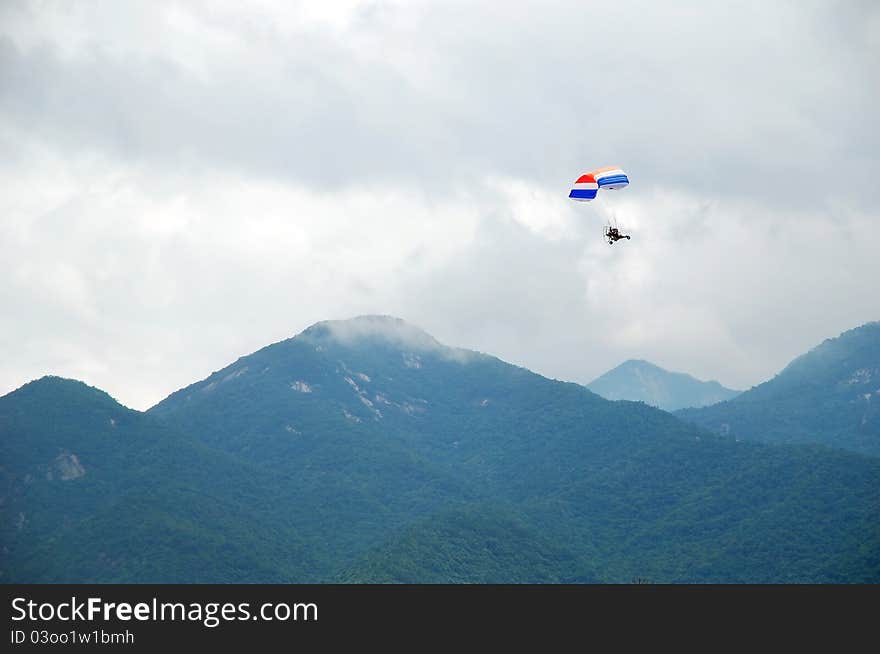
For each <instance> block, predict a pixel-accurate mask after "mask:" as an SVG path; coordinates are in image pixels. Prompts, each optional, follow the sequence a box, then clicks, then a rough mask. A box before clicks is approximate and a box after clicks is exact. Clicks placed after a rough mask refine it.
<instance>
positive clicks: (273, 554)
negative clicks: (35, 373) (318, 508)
mask: <svg viewBox="0 0 880 654" xmlns="http://www.w3.org/2000/svg"><path fill="white" fill-rule="evenodd" d="M0 455H2V459H0V460H2V476H3V479H2V483H3V495H2V502H0V524H2V528H0V529H2V531H0V533H2V542H3V557H2V563H0V579H2V581H3V582H6V583H8V582H40V583H42V582H49V583H53V582H71V583H76V582H85V581H118V582H170V581H187V582H207V581H218V582H220V581H238V582H247V581H263V582H267V581H279V580H285V579H286V580H293V579H300V578H302V577H303V576H304V575H307V574H309V571H310V570H311V569H312V568H313V567H314V562H313V561H312V555H311V554H310V552H311V551H313V548H311V547H310V548H307V549H308V551H307V549H303V546H302V543H301V539H300V537H299V536H298V534H297V533H296V530H295V529H294V525H293V524H292V523H291V521H290V520H289V519H287V517H286V515H285V513H286V512H285V511H283V510H279V509H278V503H279V502H281V503H284V502H287V501H289V498H287V497H286V496H284V493H283V492H282V489H281V487H280V486H279V485H277V484H274V483H272V481H273V480H272V478H271V475H269V474H268V473H266V472H265V471H261V470H258V469H256V468H254V467H252V466H249V465H248V464H246V463H244V462H242V461H237V460H235V459H233V458H232V457H229V456H227V455H225V454H223V453H222V452H218V451H215V450H211V449H209V448H206V447H204V446H203V445H201V444H199V443H197V442H195V441H192V440H190V439H188V438H186V437H185V436H183V435H182V434H181V433H179V432H178V431H176V430H174V429H173V428H172V427H169V426H168V425H166V424H163V423H161V422H160V421H158V420H156V419H154V418H152V417H150V416H147V415H144V414H143V413H139V412H137V411H132V410H130V409H127V408H125V407H123V406H121V405H120V404H118V403H117V402H116V401H115V400H113V399H112V398H111V397H110V396H109V395H107V394H106V393H104V392H102V391H99V390H98V389H95V388H92V387H89V386H86V385H85V384H83V383H81V382H76V381H72V380H67V379H61V378H57V377H45V378H43V379H40V380H38V381H35V382H31V383H30V384H27V385H25V386H23V387H22V388H20V389H18V390H17V391H14V392H13V393H10V394H9V395H6V396H4V397H2V398H0Z"/></svg>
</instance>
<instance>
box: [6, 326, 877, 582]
mask: <svg viewBox="0 0 880 654" xmlns="http://www.w3.org/2000/svg"><path fill="white" fill-rule="evenodd" d="M0 443H2V448H3V451H2V455H3V459H2V460H3V462H4V463H3V474H4V481H5V482H6V483H5V484H4V486H5V488H7V489H8V490H7V492H5V494H4V496H3V499H2V502H0V510H2V514H0V519H2V521H3V529H4V539H3V540H4V547H6V548H7V550H8V551H7V552H6V553H5V554H7V557H6V559H5V560H4V564H3V565H4V567H3V574H4V580H6V579H11V580H17V581H28V580H31V581H37V580H39V581H48V582H55V581H81V582H94V581H99V582H106V581H184V582H186V581H204V580H210V581H241V580H244V581H265V580H271V581H285V582H290V581H294V582H315V581H317V582H325V581H336V582H339V581H342V582H364V581H382V582H386V581H387V582H405V583H408V582H414V581H424V582H427V581H431V582H463V583H484V582H525V581H534V582H589V583H593V582H628V581H630V580H631V579H633V578H636V577H639V578H647V579H650V580H652V581H658V582H767V583H770V582H877V581H880V529H878V525H880V508H878V507H880V483H878V482H880V461H878V460H876V459H873V458H870V457H865V456H860V455H857V454H852V453H847V452H841V451H834V450H828V449H827V448H821V447H803V446H797V447H795V446H771V445H766V444H761V443H750V442H737V441H736V440H734V439H730V438H724V437H721V436H718V435H713V434H711V433H709V432H707V431H704V430H702V429H701V428H699V427H696V426H693V425H690V424H688V423H685V422H683V421H681V420H679V419H677V418H676V417H674V416H672V415H671V414H668V413H666V412H663V411H661V410H658V409H655V408H652V407H650V406H647V405H645V404H643V403H634V402H609V401H607V400H604V399H602V398H600V397H599V396H597V395H595V394H594V393H592V392H590V391H589V390H587V389H586V388H584V387H583V386H579V385H577V384H570V383H564V382H559V381H554V380H550V379H546V378H544V377H542V376H540V375H536V374H534V373H532V372H530V371H528V370H526V369H523V368H519V367H517V366H513V365H510V364H508V363H505V362H503V361H501V360H499V359H497V358H495V357H492V356H489V355H486V354H481V353H477V352H472V351H467V350H461V349H455V348H450V347H447V346H445V345H443V344H441V343H439V342H437V341H436V340H435V339H433V338H432V337H431V336H429V335H428V334H426V333H425V332H423V331H421V330H419V329H417V328H415V327H413V326H411V325H408V324H407V323H404V322H403V321H401V320H398V319H394V318H388V317H382V316H366V317H361V318H357V319H352V320H347V321H329V322H323V323H318V324H316V325H314V326H312V327H310V328H309V329H307V330H305V331H304V332H302V333H301V334H299V335H297V336H295V337H293V338H289V339H286V340H284V341H281V342H278V343H275V344H272V345H269V346H267V347H265V348H263V349H261V350H259V351H257V352H254V353H253V354H250V355H247V356H244V357H241V358H240V359H238V360H237V361H235V362H234V363H232V364H231V365H229V366H226V367H225V368H223V369H221V370H218V371H217V372H215V373H213V374H212V375H210V376H209V377H208V378H206V379H204V380H202V381H199V382H196V383H195V384H192V385H190V386H188V387H186V388H183V389H181V390H179V391H177V392H175V393H173V394H172V395H170V396H169V397H168V398H166V399H165V400H163V401H162V402H160V403H159V404H158V405H156V406H155V407H153V408H152V409H150V410H149V411H148V412H146V413H139V412H134V411H130V410H128V409H125V408H124V407H121V406H119V405H118V404H116V403H115V402H114V401H113V400H112V398H109V396H106V394H103V393H101V392H100V391H97V390H95V389H90V388H88V387H85V386H84V385H82V384H78V383H76V382H71V381H67V380H52V379H44V380H41V381H39V382H35V383H34V384H30V385H27V386H25V387H23V388H22V389H19V390H18V391H15V392H13V393H11V394H9V395H7V396H5V397H3V398H0ZM49 472H51V475H50V474H47V473H49Z"/></svg>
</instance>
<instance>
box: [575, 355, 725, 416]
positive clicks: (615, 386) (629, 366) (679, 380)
mask: <svg viewBox="0 0 880 654" xmlns="http://www.w3.org/2000/svg"><path fill="white" fill-rule="evenodd" d="M586 386H587V388H589V389H590V390H591V391H593V392H595V393H598V394H599V395H601V396H602V397H604V398H605V399H607V400H631V401H636V402H645V403H647V404H650V405H652V406H656V407H658V408H661V409H663V410H665V411H674V410H676V409H681V408H685V407H692V406H706V405H709V404H715V403H716V402H721V401H724V400H727V399H731V398H733V397H735V396H736V395H738V394H739V393H740V392H741V391H737V390H733V389H729V388H725V387H724V386H722V385H721V384H720V383H719V382H717V381H715V380H710V381H702V380H699V379H696V378H695V377H693V376H691V375H688V374H687V373H683V372H672V371H669V370H666V369H664V368H661V367H660V366H658V365H656V364H654V363H651V362H650V361H646V360H644V359H628V360H626V361H624V362H623V363H621V364H620V365H618V366H616V367H615V368H612V369H611V370H609V371H608V372H606V373H603V374H602V375H600V376H599V377H597V378H596V379H594V380H593V381H591V382H590V383H589V384H587V385H586Z"/></svg>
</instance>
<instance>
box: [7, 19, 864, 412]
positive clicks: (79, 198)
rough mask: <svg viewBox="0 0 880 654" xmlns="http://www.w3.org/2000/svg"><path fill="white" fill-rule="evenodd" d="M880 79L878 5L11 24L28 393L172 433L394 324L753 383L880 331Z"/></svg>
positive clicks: (532, 359) (10, 176) (10, 212)
mask: <svg viewBox="0 0 880 654" xmlns="http://www.w3.org/2000/svg"><path fill="white" fill-rule="evenodd" d="M878 59H880V11H878V8H877V7H876V4H875V3H871V2H865V3H854V2H841V3H834V2H798V3H794V2H790V3H786V2H781V3H773V4H768V3H757V2H755V3H751V2H747V3H742V4H740V5H738V6H737V8H736V11H732V10H731V8H730V6H729V4H728V3H705V2H699V3H679V4H675V5H668V4H657V5H650V6H646V5H645V4H644V3H626V2H623V3H616V4H614V5H613V6H609V5H608V4H607V3H595V4H589V5H578V7H577V8H576V9H575V10H573V9H572V7H571V5H570V4H565V3H547V2H542V3H512V4H510V3H508V4H506V5H498V4H497V3H480V2H478V3H446V2H444V3H433V2H417V3H411V2H406V3H402V2H401V3H391V2H344V3H286V2H285V3H274V2H258V3H249V4H248V6H247V8H243V7H241V5H240V4H239V3H216V2H211V3H201V2H191V3H185V4H179V3H171V2H168V3H164V2H142V3H141V2H133V3H124V4H120V3H114V2H105V3H88V4H76V5H71V4H70V3H61V2H59V3H29V2H9V3H4V4H3V5H2V7H0V145H2V147H3V150H4V158H3V160H2V161H0V183H2V185H3V188H4V193H3V195H2V197H0V259H2V261H3V262H4V277H3V280H4V281H3V284H2V286H0V301H2V302H3V306H4V307H8V308H9V309H10V311H11V313H10V315H14V316H15V319H14V320H11V321H4V323H3V325H2V326H0V345H2V346H3V347H4V352H9V353H10V354H9V356H6V357H4V361H3V363H2V364H0V392H3V391H4V390H11V389H12V388H15V387H16V386H18V385H20V384H21V383H24V382H25V381H27V380H28V379H30V378H33V377H37V376H40V375H42V374H45V373H48V372H55V373H58V374H64V375H66V376H72V377H77V378H81V379H84V380H86V381H88V382H89V383H92V384H95V385H98V386H100V387H102V388H105V389H107V390H108V391H110V392H111V393H112V394H114V395H115V396H116V397H118V398H119V399H121V400H123V401H125V402H128V403H129V404H131V405H133V406H136V407H138V408H144V407H146V406H149V405H150V404H152V403H154V402H156V401H158V400H159V399H161V398H162V397H164V395H165V394H167V393H168V392H170V391H172V390H174V389H176V388H178V387H180V386H182V385H184V384H186V383H189V382H191V381H192V380H193V379H195V378H199V377H200V376H204V375H206V374H208V373H209V372H210V371H212V370H216V369H219V368H220V367H222V366H223V365H225V364H226V363H228V362H229V361H231V360H233V359H234V358H235V357H237V356H240V355H242V354H245V353H247V352H250V351H253V350H255V349H258V348H259V347H261V346H263V345H265V344H266V343H269V342H273V341H277V340H280V339H281V338H285V337H287V336H290V335H292V334H293V333H296V332H297V331H300V330H301V329H303V328H305V327H307V326H308V325H309V324H311V323H313V322H316V321H319V320H324V319H328V318H336V319H338V318H347V317H350V316H354V315H360V314H373V313H379V314H393V315H398V316H400V317H402V318H405V319H407V320H410V321H412V322H414V323H415V324H417V325H419V326H421V327H423V328H425V329H426V330H427V331H428V332H430V333H431V334H432V335H434V336H436V337H437V338H438V339H439V340H441V341H442V342H444V343H447V344H450V345H457V346H463V347H471V348H475V349H479V350H481V351H485V352H488V353H491V354H496V355H499V356H501V357H502V358H507V359H509V360H511V361H513V362H515V363H518V364H522V365H526V366H528V367H531V368H533V369H535V370H536V371H538V372H541V373H543V374H546V375H549V376H556V377H561V378H566V379H573V380H577V381H589V380H590V379H592V378H593V377H595V376H597V375H598V374H600V373H602V372H604V371H605V370H606V369H608V368H610V367H612V366H614V365H616V364H617V363H619V362H620V361H621V360H623V359H625V358H645V359H649V360H652V361H654V362H655V363H658V364H660V365H664V366H667V367H669V368H672V369H676V370H685V371H687V372H690V373H691V374H694V375H696V376H698V377H701V378H717V379H719V380H720V381H722V382H723V383H725V384H726V385H728V386H733V387H747V386H749V385H751V384H754V383H758V382H760V381H762V380H763V379H764V378H766V377H767V376H769V375H771V374H773V372H775V371H776V370H778V369H779V368H781V366H782V365H783V364H784V363H785V362H787V361H788V360H789V359H790V358H792V357H793V356H795V355H797V354H799V353H800V352H802V351H803V350H805V349H807V348H808V347H811V346H812V345H814V344H816V343H818V342H820V341H821V340H822V339H824V338H827V337H830V336H834V335H836V334H837V333H839V332H840V331H843V330H844V329H847V328H850V327H852V326H855V325H856V324H859V323H861V322H866V321H868V320H871V319H876V318H877V317H878V315H880V301H878V299H877V294H876V293H872V289H871V280H872V279H876V278H877V277H878V276H880V263H878V260H877V257H876V254H875V253H876V252H877V251H878V245H880V227H878V221H877V218H878V216H877V210H876V201H875V199H874V198H873V185H874V179H875V178H876V177H877V175H878V173H880V170H878V164H877V162H876V152H877V150H878V147H880V142H878V139H880V136H878V132H877V130H876V129H875V128H874V123H875V122H876V118H875V116H876V105H877V87H876V84H874V83H873V77H874V76H875V74H874V66H875V63H874V62H876V61H877V60H878ZM606 163H607V164H620V165H623V166H624V167H625V168H626V169H627V171H628V172H629V174H630V176H631V178H632V180H633V183H632V185H631V186H630V188H628V189H626V190H624V191H620V192H619V193H618V194H616V195H614V196H609V198H608V201H607V202H604V203H592V204H591V205H576V204H574V203H570V202H568V200H567V199H566V195H567V187H568V184H570V182H571V181H572V180H573V179H574V178H575V177H576V176H577V175H578V174H579V173H580V172H582V171H583V170H585V169H587V168H591V167H594V166H598V165H602V164H606ZM612 211H614V212H615V214H616V215H617V216H619V218H620V220H621V222H622V224H623V225H625V226H626V228H627V229H629V230H630V231H631V232H632V234H633V236H634V239H633V240H632V241H630V242H625V243H623V244H618V245H615V246H613V247H609V246H607V245H606V244H605V243H604V242H603V241H602V239H601V226H602V223H603V221H604V220H605V219H606V218H607V217H608V216H609V215H610V213H611V212H612Z"/></svg>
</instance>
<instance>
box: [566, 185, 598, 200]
mask: <svg viewBox="0 0 880 654" xmlns="http://www.w3.org/2000/svg"><path fill="white" fill-rule="evenodd" d="M598 192H599V190H598V189H595V188H573V189H571V193H569V194H568V197H570V198H573V199H575V200H592V199H593V198H595V197H596V193H598ZM557 197H558V196H557Z"/></svg>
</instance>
